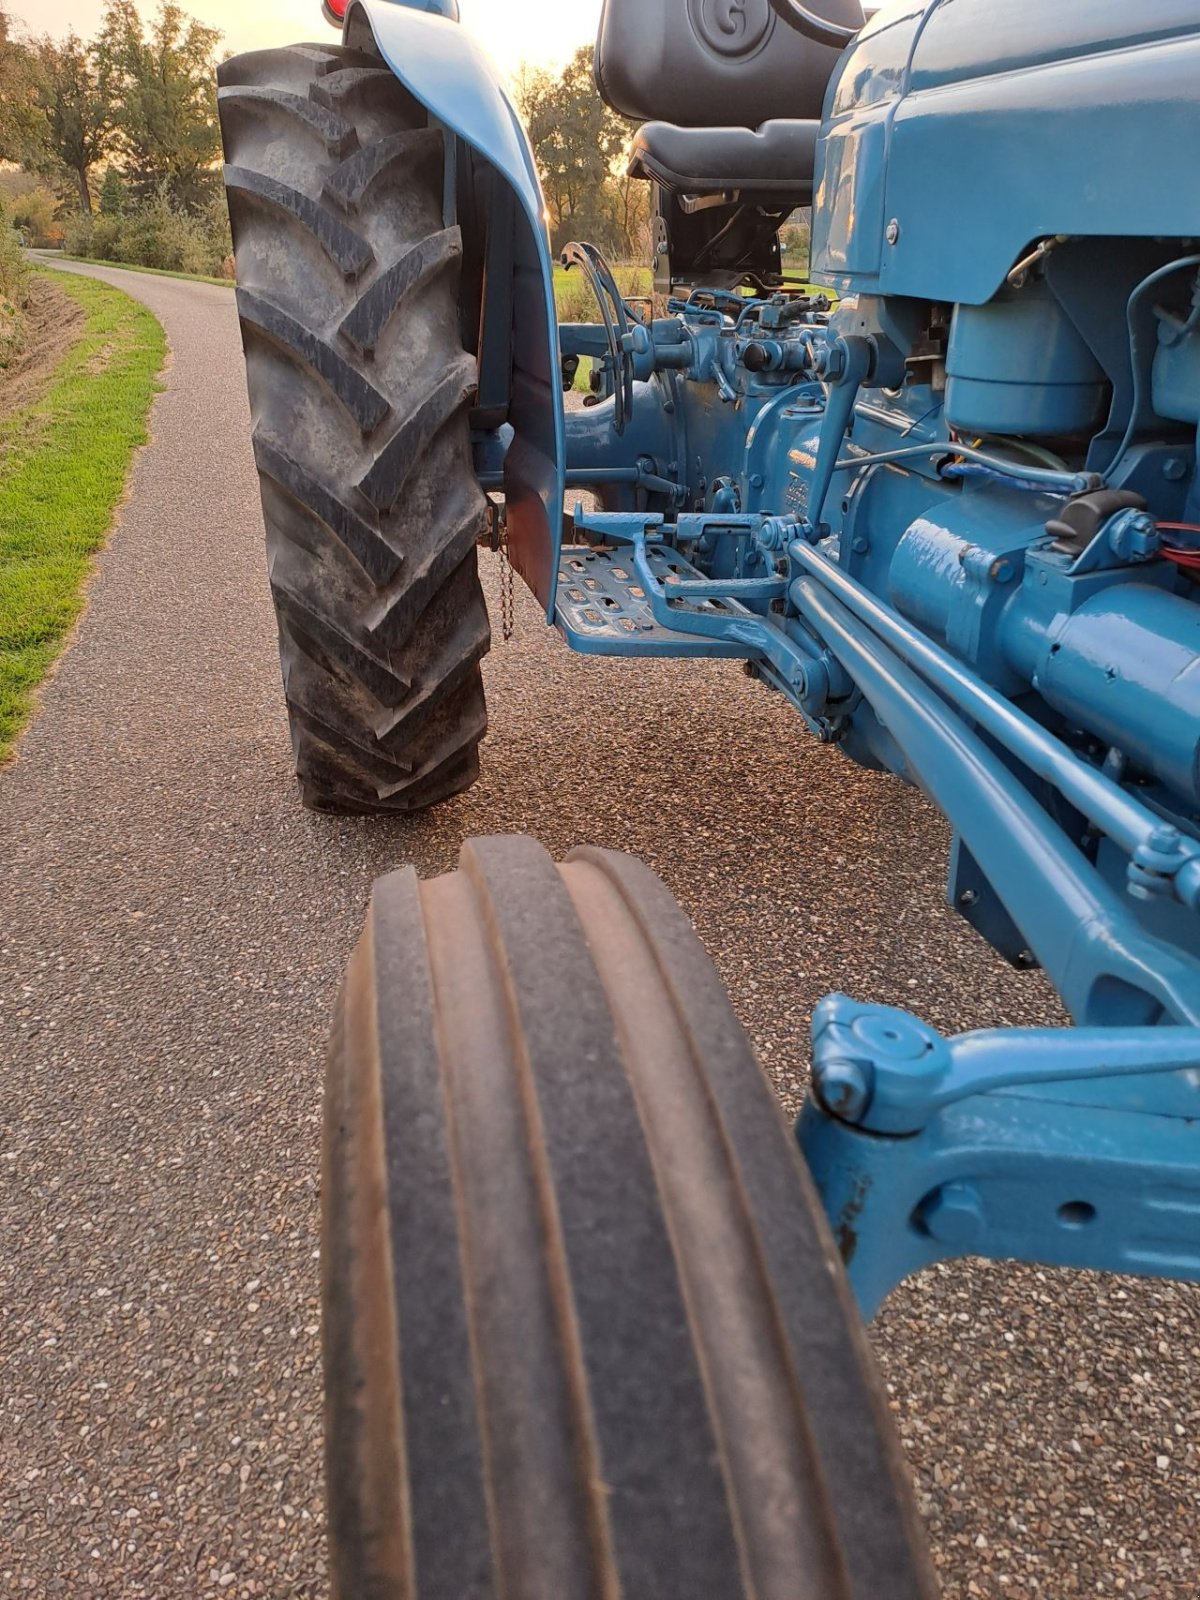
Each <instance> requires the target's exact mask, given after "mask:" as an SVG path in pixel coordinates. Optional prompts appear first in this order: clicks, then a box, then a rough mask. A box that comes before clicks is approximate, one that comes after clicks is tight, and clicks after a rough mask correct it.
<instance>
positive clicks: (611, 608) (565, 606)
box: [554, 544, 750, 659]
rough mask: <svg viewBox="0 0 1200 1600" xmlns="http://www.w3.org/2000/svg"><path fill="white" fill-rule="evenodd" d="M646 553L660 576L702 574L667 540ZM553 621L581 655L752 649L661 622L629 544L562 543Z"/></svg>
mask: <svg viewBox="0 0 1200 1600" xmlns="http://www.w3.org/2000/svg"><path fill="white" fill-rule="evenodd" d="M647 554H648V556H649V558H650V569H651V571H652V572H653V573H654V576H655V577H656V578H658V579H659V580H660V581H665V580H667V579H670V578H683V579H703V577H704V574H703V573H702V572H699V571H697V569H696V568H695V567H693V566H692V564H691V563H690V562H689V561H685V560H684V558H683V557H682V556H681V555H680V554H679V552H678V551H677V550H672V549H671V548H670V546H668V545H649V546H648V547H647ZM554 620H555V622H556V623H557V625H558V628H559V631H560V632H561V634H562V635H563V638H564V639H566V641H567V643H568V644H569V645H570V646H571V649H572V650H578V651H579V652H580V653H581V654H583V655H596V656H729V657H732V658H734V659H736V658H738V657H744V656H746V655H748V654H749V653H750V652H749V651H748V650H747V649H746V648H745V646H743V645H740V644H738V643H736V642H733V641H726V640H717V639H706V638H701V637H698V636H697V635H696V634H692V633H679V632H677V631H676V630H675V629H674V628H664V627H662V626H660V624H659V623H657V622H656V621H655V620H654V614H653V612H652V611H651V609H650V601H649V599H648V597H647V595H646V591H645V590H644V589H643V587H642V585H641V583H640V582H639V581H638V575H637V573H636V571H635V570H634V565H633V557H632V552H631V551H630V550H629V548H628V547H627V546H626V547H620V548H618V549H616V550H593V549H592V548H591V547H590V546H588V545H585V544H578V545H564V546H563V552H562V559H561V561H560V562H559V568H558V598H557V604H556V606H555V614H554Z"/></svg>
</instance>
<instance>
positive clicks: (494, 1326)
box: [221, 0, 1200, 1600]
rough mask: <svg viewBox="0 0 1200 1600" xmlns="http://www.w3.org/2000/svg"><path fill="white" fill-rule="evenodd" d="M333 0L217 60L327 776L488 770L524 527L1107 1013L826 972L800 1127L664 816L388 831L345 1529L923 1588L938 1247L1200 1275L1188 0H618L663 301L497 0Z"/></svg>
mask: <svg viewBox="0 0 1200 1600" xmlns="http://www.w3.org/2000/svg"><path fill="white" fill-rule="evenodd" d="M327 9H332V11H334V12H337V13H338V14H339V20H340V21H341V23H342V25H343V42H342V44H341V45H340V46H337V45H328V46H325V45H320V46H317V45H312V46H300V47H297V48H295V49H291V50H281V51H268V52H262V53H259V54H254V55H249V56H242V57H240V58H238V59H236V60H233V61H230V62H229V63H227V64H226V65H225V66H224V67H223V69H222V75H221V82H222V87H221V116H222V122H223V128H224V135H225V144H226V155H227V161H228V167H227V183H228V193H229V201H230V208H231V213H232V218H233V225H234V232H235V239H236V248H237V261H238V272H239V283H240V287H239V291H238V300H239V309H240V314H241V319H242V326H243V330H244V335H245V347H246V356H247V363H248V371H249V384H250V396H251V402H252V409H253V416H254V448H255V452H256V457H257V462H258V467H259V470H260V473H261V477H262V491H263V506H264V514H265V521H266V527H267V540H268V551H269V558H270V573H271V585H272V590H273V593H274V597H275V601H276V607H277V612H278V619H279V633H280V642H281V649H282V656H283V669H284V684H285V690H286V695H287V700H288V705H289V710H290V715H291V723H292V729H293V735H294V742H295V750H296V758H297V768H298V772H299V777H300V782H301V786H302V790H303V794H304V797H305V799H306V801H307V802H308V803H309V804H310V805H313V806H317V807H322V808H330V809H341V810H347V809H348V810H356V811H366V812H380V811H382V812H388V811H411V810H414V809H418V808H421V807H424V806H427V805H430V804H432V803H434V802H436V801H438V800H439V799H441V798H443V797H445V796H447V795H450V794H453V793H455V792H457V791H458V790H460V789H462V788H463V787H464V786H466V785H467V784H469V783H470V782H471V780H472V779H473V777H474V775H475V773H476V770H477V748H478V744H479V741H480V739H481V737H482V735H483V732H484V727H485V710H484V703H483V693H482V687H481V679H480V674H479V662H480V659H481V657H482V655H483V653H484V651H485V650H486V649H487V646H488V642H489V633H488V623H487V616H486V612H485V608H484V602H483V596H482V592H481V589H480V585H479V578H478V573H477V568H476V547H477V544H478V543H480V542H481V541H490V542H492V543H493V545H499V546H500V547H502V548H503V549H504V551H505V552H506V553H507V556H508V558H509V560H510V561H511V563H512V566H513V568H514V569H515V571H516V572H517V573H519V574H520V576H521V577H522V579H523V580H524V581H525V583H526V584H527V585H528V586H529V588H530V589H531V590H532V591H533V594H534V595H535V596H536V597H537V600H538V603H539V604H540V605H541V606H542V607H543V608H544V611H545V615H546V618H547V621H548V622H549V623H552V624H553V625H555V626H556V627H557V628H558V630H559V631H560V633H561V634H562V636H563V638H564V639H565V641H566V644H567V645H568V646H570V647H571V648H572V649H575V650H579V651H583V652H587V653H591V654H594V655H621V656H646V657H662V656H688V657H703V656H719V657H728V658H733V659H735V660H738V661H741V662H743V663H744V664H745V670H746V671H747V672H748V673H750V674H751V675H752V676H754V677H756V678H758V679H760V680H761V682H762V684H763V685H764V686H765V690H764V692H765V691H766V690H770V691H773V692H775V693H778V694H781V695H783V696H785V697H786V698H787V700H788V701H789V702H790V703H791V704H792V705H793V706H794V707H795V710H796V713H797V715H798V716H800V717H801V718H803V720H804V722H805V723H806V724H807V726H808V727H809V728H810V729H811V731H812V734H813V736H814V737H815V738H817V739H819V740H823V741H829V742H833V743H837V744H839V745H840V746H841V747H842V749H843V750H844V752H845V754H846V755H847V757H849V758H850V759H852V760H855V761H858V762H863V763H867V764H869V765H871V766H875V767H881V768H886V769H888V770H890V771H892V772H894V773H897V774H899V775H900V776H901V777H903V778H904V779H906V780H908V781H910V782H912V783H914V784H917V785H919V786H920V788H921V789H922V790H923V791H924V792H925V793H926V794H927V795H928V796H929V797H930V798H931V799H932V800H933V801H934V802H935V803H936V805H937V806H938V807H939V808H940V809H941V811H942V812H943V813H944V814H945V816H946V817H947V818H948V820H949V822H950V825H951V827H952V829H953V848H952V851H951V857H950V864H949V886H948V895H949V898H950V901H951V903H952V904H953V905H954V906H955V907H956V908H957V909H958V910H959V911H960V912H961V913H962V915H963V916H964V917H966V918H967V919H968V921H969V922H970V923H971V924H972V925H973V927H974V928H975V929H977V931H978V932H979V934H980V935H981V936H982V937H983V938H984V939H986V940H988V941H989V942H990V943H991V944H992V945H993V946H994V947H995V949H996V950H997V951H999V952H1000V953H1001V955H1003V956H1004V957H1006V958H1007V959H1008V960H1009V961H1011V962H1012V963H1013V964H1014V966H1016V967H1018V968H1031V967H1035V966H1040V967H1041V968H1043V969H1044V970H1045V972H1046V974H1047V975H1048V976H1049V978H1050V979H1051V980H1052V982H1053V983H1054V985H1055V987H1056V988H1057V990H1058V993H1059V994H1060V995H1061V997H1062V1000H1063V1002H1064V1003H1065V1006H1066V1007H1067V1009H1068V1011H1069V1012H1070V1014H1071V1017H1072V1019H1073V1026H1070V1027H1063V1028H1060V1029H1047V1030H1020V1031H1017V1030H1008V1031H995V1032H987V1033H975V1034H967V1035H964V1036H961V1037H955V1038H946V1037H943V1036H942V1035H940V1034H939V1033H937V1032H936V1031H935V1030H933V1029H932V1028H930V1027H928V1026H927V1025H926V1024H924V1023H923V1022H922V1021H921V1020H920V1019H919V1018H917V1017H915V1016H912V1015H909V1014H907V1013H904V1012H900V1011H897V1010H895V1009H891V1008H887V1007H882V1006H876V1005H871V1004H864V1003H859V1002H856V1001H851V1000H849V999H847V998H846V997H844V996H840V995H832V996H830V997H828V998H827V999H826V1000H824V1001H823V1002H822V1003H821V1005H820V1006H819V1007H818V1009H817V1012H816V1014H815V1016H814V1018H813V1073H812V1086H811V1092H810V1095H809V1099H808V1102H807V1105H806V1107H805V1109H804V1112H803V1115H802V1117H801V1119H800V1123H799V1127H798V1139H794V1138H793V1137H792V1136H791V1134H790V1133H787V1132H784V1131H783V1129H782V1124H781V1121H780V1119H779V1117H778V1113H777V1110H776V1107H775V1104H774V1102H773V1100H772V1097H771V1094H770V1091H769V1089H768V1088H767V1086H766V1083H765V1080H764V1079H763V1077H762V1075H761V1073H760V1071H759V1069H758V1067H757V1065H756V1064H755V1062H754V1059H753V1055H752V1052H751V1050H750V1047H749V1045H748V1043H747V1040H746V1037H745V1035H744V1034H743V1032H742V1030H741V1029H740V1027H739V1025H738V1024H737V1022H736V1021H735V1019H734V1016H733V1013H732V1011H731V1009H730V1006H729V1003H728V1000H727V999H726V997H725V996H724V995H723V993H722V991H721V989H720V986H719V983H718V981H717V979H716V976H715V973H714V971H713V969H712V967H711V965H710V964H709V962H708V959H707V957H706V956H705V955H704V953H703V951H702V950H701V949H700V948H699V945H698V943H697V941H696V939H695V936H694V935H693V933H692V931H691V929H690V927H689V926H688V924H687V922H686V920H685V919H684V918H683V916H682V914H681V913H680V912H679V911H678V909H677V908H676V907H675V906H674V905H673V903H672V902H671V901H670V899H669V897H668V895H667V894H666V891H665V890H664V889H663V888H662V886H661V885H660V884H659V883H658V882H657V880H655V879H654V878H653V876H652V875H651V874H650V873H649V872H648V871H647V870H646V869H645V868H643V867H641V866H640V865H639V864H638V863H636V862H634V861H632V860H630V859H628V858H625V857H622V856H618V855H613V854H609V853H606V852H603V851H595V850H582V851H580V852H577V853H576V854H574V855H573V856H571V857H569V858H568V859H567V860H566V861H564V862H563V863H561V865H556V864H554V863H553V862H552V861H551V860H550V859H549V857H548V856H547V855H546V854H545V853H544V851H542V850H541V848H540V847H539V846H538V845H536V844H535V843H534V842H532V841H529V840H522V839H490V840H483V841H476V842H472V843H469V844H467V845H466V846H465V847H464V849H463V852H462V856H461V860H460V865H459V869H458V870H457V871H456V872H454V873H452V874H450V875H448V876H446V877H443V878H440V879H436V880H434V881H431V882H425V883H419V882H418V881H417V880H416V877H415V874H413V873H412V872H411V871H410V872H400V873H397V874H394V875H392V876H390V877H388V878H385V879H383V880H382V881H381V882H380V883H379V884H378V886H377V888H376V891H375V894H374V897H373V901H372V905H371V910H370V914H369V918H368V922H367V928H366V931H365V933H364V935H363V939H362V942H361V944H360V946H359V948H358V950H357V952H356V953H355V955H354V957H353V960H352V962H351V965H350V969H349V975H348V978H347V982H346V985H345V989H344V992H343V996H342V1001H341V1004H340V1009H339V1013H338V1018H337V1023H336V1028H335V1033H334V1041H333V1046H332V1051H331V1058H330V1068H329V1077H328V1091H327V1092H328V1104H327V1127H326V1141H325V1171H324V1185H323V1189H324V1229H325V1233H324V1293H325V1332H324V1337H325V1361H326V1377H327V1439H328V1446H327V1448H328V1495H329V1507H330V1529H331V1544H332V1553H333V1572H334V1575H335V1588H336V1590H337V1592H338V1593H339V1595H341V1596H343V1597H351V1596H352V1597H355V1600H358V1597H367V1596H372V1597H378V1600H400V1597H401V1596H403V1597H409V1600H412V1597H418V1600H467V1597H478V1600H483V1597H493V1596H507V1597H510V1600H573V1597H575V1596H579V1597H584V1596H587V1597H596V1600H601V1597H603V1600H618V1597H624V1600H652V1597H668V1596H669V1597H680V1600H683V1597H687V1600H696V1597H704V1600H709V1597H711V1600H736V1597H739V1596H745V1597H749V1596H755V1597H757V1600H797V1597H804V1600H817V1597H819V1600H881V1597H886V1600H910V1597H914V1600H915V1597H917V1596H929V1595H931V1594H932V1593H933V1592H934V1584H933V1579H932V1577H931V1569H930V1564H929V1560H928V1557H927V1554H926V1553H925V1551H924V1549H923V1545H922V1539H921V1534H920V1530H919V1527H918V1524H917V1520H916V1518H915V1515H914V1512H913V1508H912V1505H911V1502H910V1498H909V1494H908V1490H907V1488H906V1485H905V1476H904V1469H903V1463H902V1462H901V1460H900V1458H899V1454H898V1449H897V1445H896V1441H895V1439H894V1437H893V1434H892V1431H891V1428H890V1424H889V1417H888V1412H887V1408H886V1404H885V1403H884V1402H883V1401H882V1399H881V1396H880V1389H879V1385H878V1382H877V1380H876V1377H875V1375H874V1372H873V1368H872V1365H871V1360H870V1354H869V1350H868V1347H867V1344H866V1341H865V1337H864V1334H863V1331H862V1322H861V1317H863V1316H869V1315H870V1314H871V1312H872V1311H873V1309H874V1308H875V1307H876V1306H877V1305H878V1303H879V1302H880V1300H881V1299H882V1297H883V1296H884V1295H885V1294H886V1293H887V1291H888V1290H889V1289H890V1288H891V1287H892V1286H893V1285H894V1284H896V1283H897V1282H898V1281H900V1279H902V1278H903V1277H904V1276H905V1275H906V1274H908V1273H911V1272H913V1271H915V1270H917V1269H919V1268H921V1267H923V1266H925V1265H927V1264H929V1263H931V1262H934V1261H937V1260H939V1259H942V1258H946V1257H949V1256H959V1255H977V1256H985V1257H996V1258H1017V1259H1024V1260H1029V1261H1036V1262H1045V1263H1050V1264H1055V1265H1063V1266H1073V1267H1078V1268H1103V1269H1108V1270H1113V1271H1120V1272H1123V1273H1134V1274H1146V1275H1158V1276H1165V1277H1174V1278H1178V1279H1189V1280H1195V1279H1196V1278H1198V1277H1200V1138H1198V1135H1197V1132H1196V1118H1197V1116H1198V1115H1200V604H1198V603H1197V602H1198V600H1200V587H1197V585H1198V584H1200V485H1198V481H1197V425H1198V423H1200V168H1198V166H1197V161H1196V151H1197V149H1198V148H1200V90H1198V87H1197V86H1198V85H1200V0H1139V3H1138V4H1136V5H1131V4H1129V3H1128V0H1057V3H1055V4H1047V3H1046V0H1004V3H1003V4H1000V3H997V0H892V3H891V4H890V5H888V6H886V7H885V8H884V9H883V10H882V11H881V12H880V13H879V14H878V15H876V16H875V17H874V18H873V19H872V20H871V21H870V22H869V23H867V24H865V25H864V19H863V15H862V13H861V11H860V9H859V4H858V0H607V3H606V5H605V8H604V12H603V17H602V21H601V30H600V38H599V42H598V47H597V54H596V70H597V82H598V88H599V91H600V93H601V94H602V95H603V96H604V97H605V98H606V100H607V101H608V102H609V104H610V105H612V106H613V107H614V108H615V109H616V110H618V111H620V112H621V113H623V114H625V115H626V116H628V117H630V118H633V119H636V120H638V121H640V122H642V123H643V124H644V125H643V126H642V127H641V129H640V132H639V133H638V134H637V136H636V139H635V142H634V146H633V158H632V160H633V171H634V172H635V173H636V174H638V175H640V176H641V177H643V178H644V179H645V180H646V181H647V182H648V183H649V184H650V185H651V187H652V192H653V225H654V249H655V261H654V270H655V289H656V297H655V298H656V303H655V307H654V312H655V313H661V314H651V313H648V312H647V311H645V310H644V309H643V308H642V307H640V306H638V305H635V304H631V303H627V301H626V300H625V299H624V298H623V296H622V293H621V290H620V289H619V287H618V285H617V282H616V280H615V278H614V275H613V273H612V271H611V270H610V269H609V267H608V265H607V264H606V262H605V261H604V259H603V257H602V256H601V255H600V254H599V252H597V251H596V250H595V249H593V248H592V247H591V246H589V245H588V244H587V243H586V242H580V243H578V244H575V245H572V246H570V247H569V248H568V250H567V251H566V259H567V262H568V264H570V265H572V266H573V267H574V268H575V269H577V270H578V271H579V272H581V273H583V274H585V275H586V277H587V278H588V279H589V280H590V282H591V284H592V286H593V287H594V289H595V293H596V296H597V298H598V302H599V311H600V317H599V321H597V322H596V323H594V324H587V325H578V326H558V324H557V318H556V314H555V302H554V293H553V268H554V263H553V261H552V259H551V255H550V251H549V247H548V244H547V239H546V228H545V222H544V216H543V201H542V197H541V193H540V190H539V185H538V178H537V174H536V171H535V168H534V164H533V160H532V158H531V155H530V150H529V146H528V143H527V141H526V138H525V136H524V133H523V131H522V128H521V125H520V122H519V120H518V118H517V116H516V114H515V112H514V110H513V108H512V106H511V104H510V102H509V100H508V99H507V98H506V95H505V93H504V91H503V89H502V87H501V86H500V84H499V83H498V82H497V81H496V78H495V76H494V72H493V70H492V69H491V68H490V67H489V65H488V64H487V62H486V60H485V59H484V58H483V57H482V56H481V54H480V53H479V52H478V50H477V49H476V47H475V45H474V43H473V41H472V39H471V37H470V35H469V33H468V32H467V31H466V30H465V29H464V28H463V27H462V26H461V25H460V24H459V22H458V19H457V5H456V0H349V3H348V4H347V0H336V3H334V0H329V4H328V6H327ZM805 206H811V207H812V233H813V266H812V271H813V277H814V278H815V280H816V281H817V282H818V283H819V284H821V285H824V286H827V289H828V293H814V292H813V290H812V288H811V286H805V285H800V284H798V283H794V282H790V281H789V278H788V275H787V273H786V272H785V270H784V263H783V259H782V257H781V253H780V247H779V230H780V227H781V225H782V224H783V223H784V222H785V220H786V219H787V218H788V217H789V216H790V215H791V214H792V213H793V211H795V210H796V208H798V207H805ZM585 359H589V360H590V362H591V364H592V369H593V372H594V375H595V376H594V386H593V387H594V392H593V394H592V395H591V396H590V397H589V398H590V400H591V402H592V403H591V404H588V405H586V406H584V407H583V408H582V409H578V410H570V411H568V410H567V409H566V408H565V407H564V389H567V388H570V386H571V384H572V381H573V379H574V376H575V373H576V370H577V368H578V366H579V363H580V361H581V360H585ZM585 496H586V504H587V509H585V508H584V506H585V500H584V497H585ZM564 505H566V506H568V507H573V509H571V510H569V511H568V513H567V514H566V515H564ZM597 759H598V760H601V759H602V757H597Z"/></svg>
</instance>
